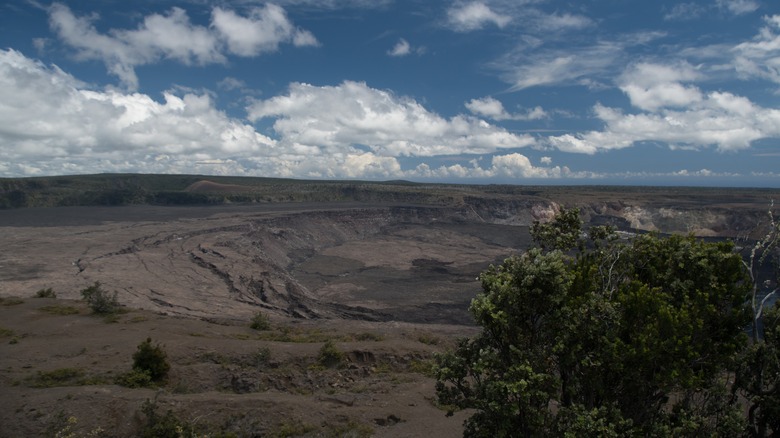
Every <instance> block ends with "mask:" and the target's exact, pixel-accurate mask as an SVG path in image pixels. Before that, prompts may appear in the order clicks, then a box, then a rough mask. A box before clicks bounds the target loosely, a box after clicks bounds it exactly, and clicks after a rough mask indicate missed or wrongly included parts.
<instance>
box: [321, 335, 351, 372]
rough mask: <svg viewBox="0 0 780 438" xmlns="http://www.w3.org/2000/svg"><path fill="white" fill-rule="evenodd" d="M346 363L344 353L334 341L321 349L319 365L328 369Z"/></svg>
mask: <svg viewBox="0 0 780 438" xmlns="http://www.w3.org/2000/svg"><path fill="white" fill-rule="evenodd" d="M343 362H344V353H342V352H341V350H339V349H338V347H336V344H334V343H333V341H331V340H328V341H326V342H325V343H324V344H323V345H322V347H321V348H320V353H319V355H318V356H317V363H319V364H320V365H322V366H324V367H326V368H335V367H338V366H341V365H342V364H343Z"/></svg>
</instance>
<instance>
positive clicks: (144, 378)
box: [114, 369, 154, 388]
mask: <svg viewBox="0 0 780 438" xmlns="http://www.w3.org/2000/svg"><path fill="white" fill-rule="evenodd" d="M114 383H116V384H117V385H119V386H124V387H126V388H148V387H150V386H154V382H153V381H152V376H151V375H149V371H146V370H137V369H133V370H131V371H128V372H126V373H123V374H120V375H118V376H116V379H114Z"/></svg>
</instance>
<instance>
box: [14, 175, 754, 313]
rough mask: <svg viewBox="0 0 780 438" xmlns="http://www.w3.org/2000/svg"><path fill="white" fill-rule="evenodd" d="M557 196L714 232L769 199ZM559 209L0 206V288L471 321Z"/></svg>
mask: <svg viewBox="0 0 780 438" xmlns="http://www.w3.org/2000/svg"><path fill="white" fill-rule="evenodd" d="M559 192H560V193H559V195H558V196H560V197H566V198H567V199H568V201H564V202H567V204H569V205H577V206H578V207H579V208H580V210H581V211H582V215H583V218H584V219H585V221H586V222H590V223H591V224H604V223H609V224H614V225H616V226H618V227H619V228H620V229H622V230H624V231H638V230H642V231H661V232H680V233H694V234H697V235H699V236H708V237H732V238H733V237H740V236H741V235H742V236H745V235H747V233H748V232H749V231H750V230H753V229H756V227H757V226H758V224H759V223H760V222H761V220H762V219H763V216H764V215H765V214H766V206H767V205H768V203H766V204H765V203H764V201H762V200H761V199H760V197H761V196H762V194H761V192H758V193H757V194H751V196H752V197H751V198H747V197H746V196H744V195H743V192H739V191H731V192H724V194H722V193H720V192H717V191H713V190H702V191H696V190H691V189H688V190H686V191H685V192H683V193H682V194H679V195H675V194H674V193H672V192H673V191H670V193H667V192H665V191H660V190H654V191H652V193H651V194H642V193H629V192H621V191H619V190H604V191H599V190H589V191H583V194H580V195H579V196H578V193H568V192H566V191H565V190H562V189H561V190H559ZM744 193H746V192H744ZM627 195H631V196H633V198H635V199H627V198H626V196H627ZM559 209H560V204H558V203H557V202H554V201H552V200H549V199H541V198H534V197H525V198H523V197H516V198H506V199H502V200H496V199H487V198H478V197H476V198H471V199H467V200H464V201H463V202H461V203H454V204H452V205H449V206H431V205H411V204H392V203H358V202H331V203H324V202H320V203H314V202H311V203H305V202H298V203H265V204H264V203H260V204H246V205H229V204H228V205H221V206H208V207H207V206H203V207H161V206H157V207H155V206H148V205H137V206H124V207H58V208H27V209H18V210H0V245H2V248H3V251H2V253H0V282H1V283H0V285H1V286H0V287H1V288H2V289H0V295H2V296H9V295H17V296H29V295H30V294H32V293H34V291H36V290H39V289H41V288H47V287H51V288H53V289H54V290H55V291H57V294H58V296H59V297H61V298H72V299H78V298H80V297H79V292H78V291H80V290H81V289H83V288H84V287H87V286H89V285H91V284H93V283H94V282H96V281H99V282H100V283H102V284H103V285H104V286H105V287H106V288H107V289H108V290H115V291H117V293H118V299H119V301H120V302H121V303H123V304H125V305H128V306H131V307H136V308H142V309H149V310H153V311H158V312H162V313H165V314H173V315H186V316H195V317H201V318H211V319H214V318H216V319H219V318H229V319H243V320H246V319H247V318H249V316H250V315H252V314H254V313H256V312H257V311H258V309H264V310H265V311H267V312H269V313H270V314H276V315H279V316H286V317H294V318H303V319H312V318H315V319H316V318H344V319H360V320H367V321H389V320H393V321H403V322H413V323H454V324H469V323H470V316H469V315H468V312H467V310H466V309H467V307H468V303H469V302H470V300H471V298H473V297H474V295H475V294H476V293H478V292H479V290H480V285H479V282H478V281H477V276H478V275H479V273H480V272H481V271H483V270H485V269H486V268H487V267H488V266H489V265H490V264H491V263H497V262H500V261H502V260H503V259H504V258H506V257H508V256H509V255H511V254H513V253H515V252H517V251H522V250H523V249H525V248H526V247H527V246H528V244H529V243H530V238H529V234H528V226H529V225H530V224H531V223H532V222H533V221H534V220H547V219H549V218H550V217H552V216H553V215H554V214H555V212H556V211H558V210H559Z"/></svg>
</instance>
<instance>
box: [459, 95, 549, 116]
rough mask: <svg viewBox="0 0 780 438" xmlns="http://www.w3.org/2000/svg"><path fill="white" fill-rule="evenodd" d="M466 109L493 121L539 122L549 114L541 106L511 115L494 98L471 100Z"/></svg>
mask: <svg viewBox="0 0 780 438" xmlns="http://www.w3.org/2000/svg"><path fill="white" fill-rule="evenodd" d="M466 108H468V110H469V111H471V112H472V113H473V114H476V115H478V116H482V117H487V118H489V119H493V120H539V119H544V118H546V117H547V116H548V115H547V112H546V111H545V110H544V109H543V108H542V107H540V106H537V107H535V108H532V109H529V110H527V111H525V112H522V113H515V114H510V113H509V112H507V111H506V109H504V104H502V103H501V101H499V100H497V99H495V98H493V97H490V96H488V97H483V98H481V99H471V100H470V101H468V102H466Z"/></svg>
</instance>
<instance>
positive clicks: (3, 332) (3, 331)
mask: <svg viewBox="0 0 780 438" xmlns="http://www.w3.org/2000/svg"><path fill="white" fill-rule="evenodd" d="M13 335H14V331H13V330H11V329H8V328H5V327H0V338H10V337H11V336H13Z"/></svg>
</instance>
